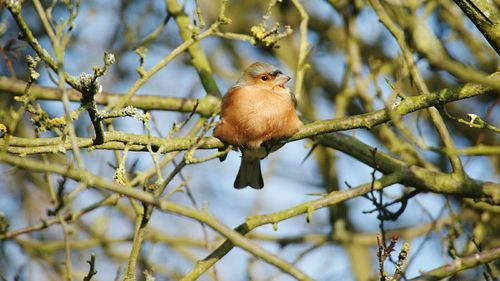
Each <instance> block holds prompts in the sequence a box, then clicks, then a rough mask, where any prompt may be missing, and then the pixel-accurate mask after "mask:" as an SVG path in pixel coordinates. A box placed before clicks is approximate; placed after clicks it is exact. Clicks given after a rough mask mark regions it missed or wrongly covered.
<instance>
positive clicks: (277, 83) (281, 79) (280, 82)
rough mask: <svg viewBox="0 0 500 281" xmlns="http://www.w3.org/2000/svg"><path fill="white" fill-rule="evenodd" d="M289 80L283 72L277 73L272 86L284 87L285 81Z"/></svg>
mask: <svg viewBox="0 0 500 281" xmlns="http://www.w3.org/2000/svg"><path fill="white" fill-rule="evenodd" d="M288 81H290V77H289V76H286V75H285V74H283V73H279V74H278V76H276V78H274V86H280V87H285V83H286V82H288Z"/></svg>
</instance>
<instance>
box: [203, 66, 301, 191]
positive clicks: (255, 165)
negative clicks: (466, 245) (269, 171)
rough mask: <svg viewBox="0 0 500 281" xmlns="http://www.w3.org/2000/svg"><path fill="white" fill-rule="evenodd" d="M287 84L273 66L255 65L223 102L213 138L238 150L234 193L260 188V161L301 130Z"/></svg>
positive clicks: (262, 183)
mask: <svg viewBox="0 0 500 281" xmlns="http://www.w3.org/2000/svg"><path fill="white" fill-rule="evenodd" d="M289 80H290V77H289V76H287V75H285V74H283V72H281V71H280V70H279V69H278V68H277V67H276V66H274V65H272V64H269V63H266V62H255V63H253V64H251V65H250V66H248V67H247V68H246V69H245V70H244V71H243V74H242V75H241V77H240V78H239V79H238V80H237V81H236V84H235V85H234V86H232V87H231V88H229V90H228V91H227V92H226V94H225V95H224V97H223V98H222V104H221V120H220V122H219V124H218V125H217V126H216V127H215V129H214V133H213V135H214V136H215V137H216V138H218V139H220V140H221V141H222V142H223V143H225V144H229V145H232V146H234V147H237V148H239V149H240V150H241V153H242V155H241V164H240V168H239V170H238V174H237V176H236V179H235V181H234V184H233V186H234V187H235V188H236V189H242V188H245V187H247V186H250V187H252V188H254V189H261V188H263V187H264V180H263V179H262V172H261V168H260V160H261V159H264V158H265V157H267V155H268V154H269V153H271V152H274V151H276V150H277V149H279V148H280V147H281V146H283V145H282V144H280V140H283V139H287V138H289V137H291V136H292V135H294V134H295V133H296V132H297V131H298V130H299V129H300V127H301V126H302V121H300V119H299V117H298V115H297V111H296V107H297V100H296V98H295V95H294V94H293V93H292V92H291V91H290V89H288V88H287V87H286V86H285V84H286V83H287V82H288V81H289ZM221 161H223V158H221Z"/></svg>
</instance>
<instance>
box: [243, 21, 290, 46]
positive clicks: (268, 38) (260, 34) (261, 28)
mask: <svg viewBox="0 0 500 281" xmlns="http://www.w3.org/2000/svg"><path fill="white" fill-rule="evenodd" d="M280 28H281V25H280V24H279V23H278V22H277V23H276V24H275V25H274V27H273V28H272V29H270V30H267V29H266V26H265V24H264V23H261V24H259V25H255V26H252V28H251V29H250V34H251V35H252V36H253V37H254V38H255V40H256V41H257V42H260V43H261V44H262V45H264V46H265V47H270V48H272V47H276V48H278V47H279V46H278V41H279V40H281V39H283V38H285V37H287V36H289V35H290V34H292V32H293V30H292V28H291V27H290V26H289V25H285V27H284V30H283V31H282V32H280Z"/></svg>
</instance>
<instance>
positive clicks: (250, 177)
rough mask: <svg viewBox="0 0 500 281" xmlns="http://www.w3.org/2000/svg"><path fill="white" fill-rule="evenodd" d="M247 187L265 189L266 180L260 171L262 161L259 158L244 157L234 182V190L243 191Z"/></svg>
mask: <svg viewBox="0 0 500 281" xmlns="http://www.w3.org/2000/svg"><path fill="white" fill-rule="evenodd" d="M247 186H251V187H252V188H255V189H261V188H263V187H264V180H263V179H262V172H261V171H260V159H259V158H257V157H245V156H244V155H243V156H242V157H241V165H240V169H239V170H238V175H237V176H236V179H235V180H234V188H237V189H241V188H245V187H247Z"/></svg>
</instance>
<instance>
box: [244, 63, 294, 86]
mask: <svg viewBox="0 0 500 281" xmlns="http://www.w3.org/2000/svg"><path fill="white" fill-rule="evenodd" d="M289 80H290V77H289V76H287V75H285V74H283V72H281V71H280V70H279V69H278V68H277V67H276V66H274V65H272V64H269V63H265V62H255V63H253V64H252V65H250V66H249V67H247V68H246V69H245V71H244V72H243V75H242V76H241V78H240V79H239V80H238V84H239V85H256V86H260V87H266V88H267V87H269V88H275V87H280V88H285V83H286V82H288V81H289Z"/></svg>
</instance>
